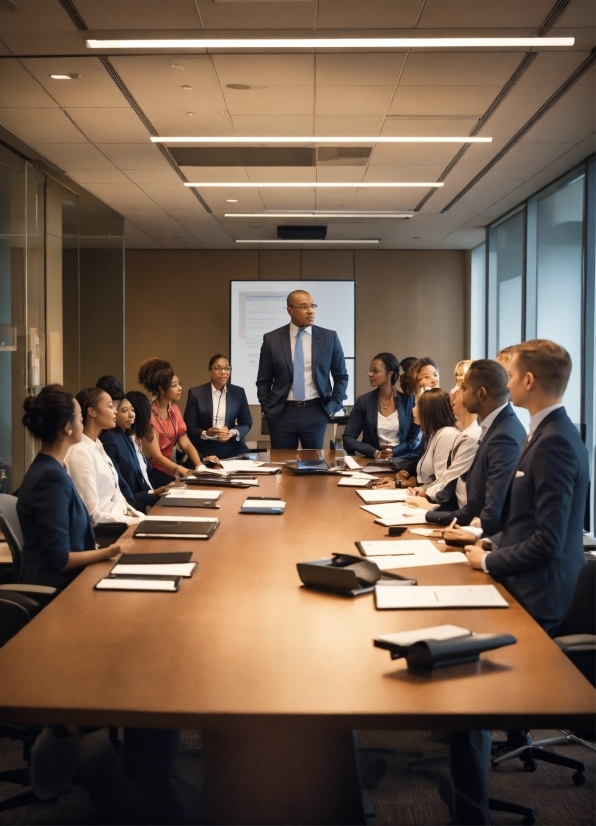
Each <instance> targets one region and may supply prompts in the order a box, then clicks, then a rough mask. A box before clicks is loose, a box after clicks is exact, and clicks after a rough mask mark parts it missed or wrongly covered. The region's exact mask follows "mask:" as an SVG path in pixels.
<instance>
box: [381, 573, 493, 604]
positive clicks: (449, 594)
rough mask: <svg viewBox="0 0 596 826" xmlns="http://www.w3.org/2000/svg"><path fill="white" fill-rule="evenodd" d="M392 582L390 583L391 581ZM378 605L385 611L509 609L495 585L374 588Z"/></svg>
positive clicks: (385, 586) (386, 586) (383, 586)
mask: <svg viewBox="0 0 596 826" xmlns="http://www.w3.org/2000/svg"><path fill="white" fill-rule="evenodd" d="M388 581H390V580H388ZM375 603H376V606H377V608H378V609H380V610H383V609H385V608H509V604H508V602H507V600H505V599H504V598H503V597H502V596H501V594H500V593H499V592H498V591H497V589H496V588H495V586H494V585H418V586H416V588H395V587H393V588H392V587H391V586H390V585H385V584H383V585H379V584H378V583H377V585H376V586H375Z"/></svg>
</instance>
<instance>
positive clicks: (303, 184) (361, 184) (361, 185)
mask: <svg viewBox="0 0 596 826" xmlns="http://www.w3.org/2000/svg"><path fill="white" fill-rule="evenodd" d="M184 186H193V187H197V188H198V189H203V188H207V187H208V188H210V189H213V188H216V187H217V188H220V189H221V188H223V187H227V188H228V189H235V188H238V187H241V188H242V189H265V188H269V189H270V188H276V189H279V188H283V187H291V188H293V189H296V188H300V189H315V188H316V189H320V188H324V189H339V188H341V189H346V188H347V189H365V188H366V189H377V188H378V189H384V188H394V187H410V186H420V187H424V188H425V189H429V188H430V187H438V186H444V184H442V183H433V182H430V183H419V182H411V181H403V182H402V181H400V182H399V183H398V182H394V181H391V182H389V181H351V182H350V183H346V182H345V181H341V182H338V181H299V182H296V181H242V182H241V183H238V182H236V183H235V182H233V181H217V183H214V182H213V181H204V182H203V181H197V182H196V183H190V182H189V183H185V184H184Z"/></svg>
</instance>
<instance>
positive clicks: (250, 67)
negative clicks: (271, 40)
mask: <svg viewBox="0 0 596 826" xmlns="http://www.w3.org/2000/svg"><path fill="white" fill-rule="evenodd" d="M314 63H315V57H314V55H312V54H307V55H304V54H214V55H213V65H214V66H215V71H216V72H217V76H218V77H219V82H220V83H221V85H222V86H225V85H226V84H228V83H244V84H246V85H248V86H312V84H313V81H314Z"/></svg>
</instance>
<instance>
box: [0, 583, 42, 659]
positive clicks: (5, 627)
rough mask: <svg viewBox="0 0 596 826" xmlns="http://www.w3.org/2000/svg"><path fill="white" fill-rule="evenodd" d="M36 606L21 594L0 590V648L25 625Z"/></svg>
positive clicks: (34, 611)
mask: <svg viewBox="0 0 596 826" xmlns="http://www.w3.org/2000/svg"><path fill="white" fill-rule="evenodd" d="M38 608H39V606H38V605H37V603H35V602H34V601H33V600H30V599H29V598H28V597H26V596H24V595H23V594H14V593H12V592H11V591H0V648H1V647H2V646H3V645H4V643H7V642H8V641H9V640H10V639H11V638H12V637H14V635H15V634H17V633H18V632H19V631H20V630H21V628H24V626H25V625H27V623H28V622H29V620H31V618H32V617H33V616H34V614H35V613H36V609H38Z"/></svg>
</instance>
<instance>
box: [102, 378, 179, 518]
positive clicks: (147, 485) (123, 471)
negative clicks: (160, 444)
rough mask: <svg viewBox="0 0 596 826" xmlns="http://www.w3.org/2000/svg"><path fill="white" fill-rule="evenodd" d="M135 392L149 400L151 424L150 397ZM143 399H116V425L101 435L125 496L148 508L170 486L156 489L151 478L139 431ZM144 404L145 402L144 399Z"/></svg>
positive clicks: (142, 509)
mask: <svg viewBox="0 0 596 826" xmlns="http://www.w3.org/2000/svg"><path fill="white" fill-rule="evenodd" d="M134 395H135V398H136V397H138V396H140V397H141V399H142V400H143V402H145V404H146V406H147V410H146V423H147V424H149V420H150V417H151V407H150V404H149V399H148V398H147V397H146V396H145V395H144V394H143V393H139V392H137V393H135V394H134ZM139 402H140V400H139V399H136V404H135V406H133V402H132V400H131V398H130V397H129V395H127V396H126V397H125V398H123V399H122V400H121V401H119V402H114V406H115V407H116V427H114V428H112V429H111V430H104V431H103V433H102V434H101V435H100V437H99V438H100V439H101V443H102V444H103V446H104V449H105V451H106V453H107V454H108V456H109V457H110V459H111V460H112V462H113V463H114V467H115V468H116V470H117V471H118V481H119V484H120V490H121V491H122V493H123V494H124V498H125V499H126V501H127V502H128V504H129V505H131V506H132V507H133V508H136V509H137V510H139V511H145V510H146V508H147V507H151V506H153V505H155V503H156V502H157V500H158V498H159V496H160V495H161V494H162V493H163V492H164V491H165V489H166V488H165V486H162V487H159V488H155V489H154V488H153V485H152V484H151V482H150V481H149V475H148V473H147V460H146V459H145V456H144V455H143V451H142V449H141V445H140V441H139V440H138V438H137V436H136V432H135V421H136V407H137V406H139ZM140 404H141V405H142V402H140ZM149 431H150V432H151V427H149ZM151 435H153V434H151Z"/></svg>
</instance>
